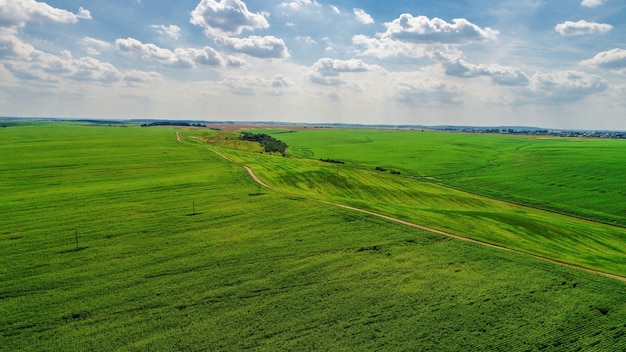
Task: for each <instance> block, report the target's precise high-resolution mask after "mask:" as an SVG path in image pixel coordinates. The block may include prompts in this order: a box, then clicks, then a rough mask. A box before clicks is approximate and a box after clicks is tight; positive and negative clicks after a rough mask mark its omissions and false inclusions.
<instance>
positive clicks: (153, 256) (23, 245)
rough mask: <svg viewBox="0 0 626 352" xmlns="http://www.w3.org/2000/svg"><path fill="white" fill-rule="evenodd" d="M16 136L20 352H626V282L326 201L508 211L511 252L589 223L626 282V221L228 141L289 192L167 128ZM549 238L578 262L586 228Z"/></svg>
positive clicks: (5, 165) (12, 312) (0, 337)
mask: <svg viewBox="0 0 626 352" xmlns="http://www.w3.org/2000/svg"><path fill="white" fill-rule="evenodd" d="M214 133H219V132H217V131H212V132H206V131H205V130H190V131H186V132H184V133H181V135H183V136H187V137H190V136H192V135H198V136H203V137H207V138H208V137H210V136H214ZM298 133H299V132H298ZM298 133H291V134H288V135H289V137H290V138H291V137H296V136H297V135H298ZM286 135H287V134H285V136H286ZM274 136H275V137H276V138H278V139H280V140H283V141H285V142H287V144H290V142H289V141H287V138H282V135H281V136H277V135H274ZM0 137H1V138H0V177H1V179H2V182H1V183H0V197H1V198H0V283H1V285H0V346H1V347H0V349H2V350H7V351H14V350H23V351H43V350H94V351H109V350H123V351H144V350H189V351H195V350H233V351H238V350H246V349H250V350H259V351H276V350H293V351H302V350H333V351H353V350H393V351H415V350H438V351H459V350H494V351H498V350H500V351H511V350H517V351H526V350H527V351H534V350H544V351H574V350H624V349H626V322H625V321H624V319H623V318H624V316H626V295H625V294H624V293H625V292H626V283H624V282H622V281H619V280H614V279H610V278H606V277H603V276H600V275H597V274H592V273H587V272H584V271H581V270H577V269H573V268H569V267H564V266H561V265H557V264H554V263H551V262H548V261H545V260H541V259H537V258H534V257H532V256H529V255H525V254H520V253H516V252H511V251H502V250H498V249H493V248H489V247H485V246H482V245H480V244H476V243H469V242H464V241H459V240H454V239H450V238H448V237H445V236H441V235H437V234H434V233H431V232H427V231H424V230H420V229H416V228H412V227H408V226H405V225H402V224H398V223H395V222H391V221H387V220H384V219H381V218H378V217H375V216H371V215H367V214H363V213H359V212H355V211H351V210H348V209H343V208H340V207H337V206H334V205H331V204H324V203H321V202H319V201H317V200H316V199H315V198H321V199H329V200H333V201H344V200H349V199H353V203H351V204H352V205H359V206H361V207H363V208H366V209H371V210H376V211H380V212H382V211H385V212H386V213H387V214H390V215H397V216H405V215H406V214H407V211H408V210H409V209H414V208H415V207H418V206H419V207H421V208H422V209H425V210H424V211H423V212H421V213H420V212H418V213H420V214H421V215H420V214H418V215H415V217H413V215H411V216H410V217H408V218H409V219H410V220H415V221H418V220H420V221H421V220H426V219H427V218H429V216H426V215H427V214H429V215H432V216H433V217H435V218H436V219H437V220H440V221H441V223H443V224H444V225H445V226H444V228H445V229H447V230H450V231H453V230H456V229H457V227H458V226H460V224H462V223H465V224H469V226H476V227H483V226H487V227H489V228H490V229H491V231H493V233H495V234H498V233H500V232H497V231H498V229H499V228H500V226H501V223H502V222H503V221H504V220H503V219H507V220H506V221H508V223H509V227H508V230H509V232H510V233H511V235H510V236H511V240H510V243H514V242H516V241H517V238H516V237H515V236H522V234H523V233H524V232H525V231H526V232H530V228H531V226H538V227H539V228H541V229H544V228H547V227H548V226H553V227H554V228H551V229H552V230H553V231H557V228H561V227H567V226H570V227H568V229H569V230H572V231H573V230H575V229H577V228H578V226H585V225H584V224H587V225H588V226H589V227H588V228H585V231H588V232H589V233H592V234H593V235H594V236H598V237H596V238H598V242H602V243H598V244H597V245H596V247H593V246H590V253H592V254H591V255H590V257H593V258H591V259H588V261H589V262H590V263H596V264H598V263H601V262H602V260H600V259H599V256H600V255H601V254H602V253H603V252H605V255H606V253H612V254H611V256H609V258H613V260H615V262H613V263H612V264H611V263H610V260H609V259H606V257H605V260H607V262H605V263H604V267H605V268H612V269H611V270H608V269H607V271H608V272H614V273H618V274H623V273H622V271H623V267H624V266H623V265H622V263H623V262H622V260H623V250H622V248H624V246H621V247H620V242H619V241H620V240H619V233H620V231H623V230H622V229H619V228H614V227H609V226H605V225H598V224H595V223H591V222H581V221H580V220H576V219H571V218H567V217H560V216H558V215H555V214H550V213H541V212H539V213H535V212H534V211H533V210H532V209H527V208H517V211H518V213H517V214H518V216H517V217H515V216H514V214H516V213H515V212H513V213H508V212H509V208H508V207H510V205H506V204H505V203H501V202H496V201H493V200H489V199H486V198H480V197H478V198H476V197H474V198H472V197H470V196H469V195H467V194H465V193H462V192H460V191H455V190H452V189H449V188H444V187H440V186H438V185H436V184H433V183H425V182H416V181H415V180H411V179H409V178H405V177H402V175H391V174H389V173H388V172H376V171H371V170H362V169H360V168H352V167H347V166H346V165H339V164H337V165H332V164H330V163H323V162H320V161H317V160H307V159H302V158H283V157H280V156H273V155H267V154H261V153H260V151H259V149H258V148H257V146H255V145H254V144H249V143H244V142H243V141H241V142H237V143H236V144H235V143H234V142H233V141H232V140H231V141H225V140H224V139H219V138H218V139H219V143H217V142H218V139H215V140H214V142H215V143H216V144H218V145H213V146H211V147H212V148H214V149H217V150H219V151H220V152H223V153H224V154H225V155H228V156H229V157H231V158H232V159H233V160H235V161H240V162H245V163H246V164H248V165H249V166H251V167H252V168H253V169H254V171H255V173H257V175H258V176H259V177H261V179H263V180H264V181H265V182H267V183H269V184H272V185H273V186H276V187H279V188H281V189H286V190H288V191H289V193H281V192H278V191H273V190H269V189H265V188H264V189H260V188H259V187H258V185H257V184H256V183H255V182H254V181H253V180H252V178H251V177H250V175H248V173H247V172H246V170H245V169H244V168H243V167H242V165H240V164H238V163H236V162H231V161H228V160H225V159H224V158H222V157H221V156H219V155H217V154H215V153H213V152H211V151H209V150H208V145H207V144H204V143H202V142H201V141H199V140H197V139H192V138H184V139H183V142H182V143H181V142H179V141H178V140H177V136H176V133H175V131H173V130H172V129H169V128H140V127H137V126H92V125H90V126H86V125H80V124H76V123H33V124H23V125H12V126H10V127H7V128H2V129H0ZM220 143H222V144H220ZM494 143H495V142H494ZM294 144H295V143H294ZM303 148H304V147H303ZM511 148H512V149H514V148H515V147H511ZM290 150H291V149H290ZM301 150H304V149H301ZM311 150H313V149H311ZM313 153H315V155H314V156H312V157H313V158H315V159H317V158H322V157H328V158H333V159H338V158H341V157H340V156H337V155H327V156H326V155H322V154H321V152H317V151H313ZM318 153H320V154H318ZM364 154H367V153H365V152H364ZM461 159H462V158H460V157H459V159H458V160H456V161H455V159H453V158H452V159H450V160H448V162H449V163H450V164H454V163H457V165H458V166H459V167H461V166H462V165H463V161H462V160H461ZM342 160H343V159H342ZM356 160H357V159H355V161H354V163H357V162H358V161H356ZM364 160H365V159H364ZM398 160H400V159H398ZM472 162H473V161H472ZM407 164H408V162H407ZM476 164H479V163H478V162H476ZM363 165H365V164H360V166H363ZM399 165H402V164H401V163H400V164H399ZM372 166H373V167H376V166H381V167H386V168H396V169H398V170H400V171H401V172H403V173H404V172H408V171H405V170H410V168H409V167H407V168H401V167H399V166H395V163H390V164H385V165H378V164H376V163H372ZM433 168H434V166H433ZM427 174H429V173H424V175H427ZM606 177H607V178H608V177H609V176H606ZM357 181H358V182H357ZM414 184H418V185H419V187H417V188H416V187H415V186H414ZM394 187H395V189H396V191H395V192H394V191H392V188H394ZM373 194H377V195H380V199H378V201H374V200H373V198H372V197H371V196H372V195H373ZM428 197H430V200H429V199H428ZM450 199H452V200H450ZM468 202H476V203H475V204H474V206H476V208H480V209H483V210H482V211H483V214H471V212H472V211H474V210H470V209H468V208H467V206H468ZM453 203H454V204H456V208H455V207H452V206H451V204H453ZM389 204H394V205H393V206H389ZM470 205H471V204H470ZM437 209H439V210H437ZM412 213H416V212H415V211H414V210H413V211H412ZM438 214H439V215H438ZM498 214H500V215H498ZM548 214H550V216H548ZM437 217H439V218H437ZM450 217H456V218H457V219H459V220H458V221H457V222H455V221H448V219H449V218H450ZM527 218H530V219H531V220H527ZM553 218H557V220H554V219H553ZM477 219H478V220H480V219H483V220H485V221H484V222H483V223H475V225H471V224H472V221H476V220H477ZM470 220H472V221H470ZM576 221H579V222H576ZM517 222H523V223H519V224H518V223H517ZM489 224H490V225H489ZM522 229H525V230H522ZM466 230H467V229H466ZM516 231H517V232H516ZM612 231H615V232H612ZM486 233H489V231H487V232H486ZM551 234H552V235H553V236H556V235H557V234H559V233H558V232H553V233H551ZM540 237H542V238H543V237H545V238H546V239H544V240H542V241H544V242H545V243H549V244H550V245H552V246H557V247H559V248H558V250H556V251H560V250H561V249H562V248H565V250H564V253H568V251H569V254H568V255H571V256H573V254H572V253H574V251H576V249H575V248H576V245H577V242H578V241H580V240H581V238H582V237H576V236H573V237H571V240H568V241H569V242H567V241H566V242H562V241H549V237H550V236H540ZM520 238H521V237H520ZM570 242H571V243H570ZM606 243H610V246H609V245H607V244H606ZM548 247H549V246H548ZM609 247H615V248H612V249H611V248H609ZM611 250H613V252H611ZM556 251H555V252H556ZM620 265H621V268H620ZM599 266H601V267H602V265H599ZM616 268H617V269H616Z"/></svg>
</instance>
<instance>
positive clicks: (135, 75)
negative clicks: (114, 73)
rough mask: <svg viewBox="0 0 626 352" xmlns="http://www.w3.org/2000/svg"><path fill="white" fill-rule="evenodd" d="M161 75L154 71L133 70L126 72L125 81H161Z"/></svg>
mask: <svg viewBox="0 0 626 352" xmlns="http://www.w3.org/2000/svg"><path fill="white" fill-rule="evenodd" d="M160 80H161V75H160V74H159V73H158V72H154V71H149V72H146V71H135V70H131V71H128V72H126V73H125V74H124V81H126V82H131V83H147V82H154V81H160Z"/></svg>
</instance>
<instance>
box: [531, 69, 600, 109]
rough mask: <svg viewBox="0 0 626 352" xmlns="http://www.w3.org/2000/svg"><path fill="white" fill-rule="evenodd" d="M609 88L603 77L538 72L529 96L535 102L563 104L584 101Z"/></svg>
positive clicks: (575, 72)
mask: <svg viewBox="0 0 626 352" xmlns="http://www.w3.org/2000/svg"><path fill="white" fill-rule="evenodd" d="M607 88H608V83H607V82H606V80H604V79H603V78H602V77H600V76H596V75H590V74H587V73H585V72H577V71H552V72H548V73H543V72H537V73H535V75H533V77H532V78H531V81H530V84H529V95H530V96H531V98H532V101H533V102H544V103H563V102H572V101H577V100H582V99H584V98H585V97H587V96H589V95H592V94H598V93H601V92H604V91H605V90H606V89H607Z"/></svg>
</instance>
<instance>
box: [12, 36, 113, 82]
mask: <svg viewBox="0 0 626 352" xmlns="http://www.w3.org/2000/svg"><path fill="white" fill-rule="evenodd" d="M62 55H63V56H61V57H58V56H55V55H52V54H48V53H45V52H43V51H40V50H37V49H35V48H34V47H33V46H32V45H30V44H27V43H24V42H22V41H21V40H19V39H18V38H17V37H14V36H0V58H2V59H4V61H5V62H4V63H3V65H4V67H5V68H6V69H7V70H8V71H9V72H11V73H12V74H13V75H14V76H15V77H18V78H21V79H28V80H37V81H39V82H44V83H51V82H59V81H61V79H63V78H69V79H74V80H81V81H95V82H101V83H114V82H118V81H120V80H121V79H122V77H123V74H122V73H121V72H120V71H119V70H118V69H117V68H115V67H114V66H113V65H111V64H110V63H107V62H102V61H100V60H98V59H95V58H92V57H82V58H78V59H72V57H71V54H70V55H67V54H63V53H62Z"/></svg>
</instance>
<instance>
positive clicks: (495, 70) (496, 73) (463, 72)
mask: <svg viewBox="0 0 626 352" xmlns="http://www.w3.org/2000/svg"><path fill="white" fill-rule="evenodd" d="M435 58H436V59H437V60H438V61H440V62H441V64H442V65H443V67H444V69H445V72H446V74H447V75H449V76H455V77H464V78H470V77H478V76H486V77H490V78H491V80H492V81H493V82H494V83H496V84H499V85H503V86H525V85H528V84H529V82H530V78H529V77H528V76H527V75H526V73H524V72H523V71H522V70H520V69H518V68H515V67H510V66H502V65H498V64H492V65H485V64H480V65H474V64H471V63H469V62H467V61H465V60H464V59H462V58H460V57H454V58H451V57H446V55H444V54H442V53H440V52H437V53H436V54H435Z"/></svg>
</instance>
